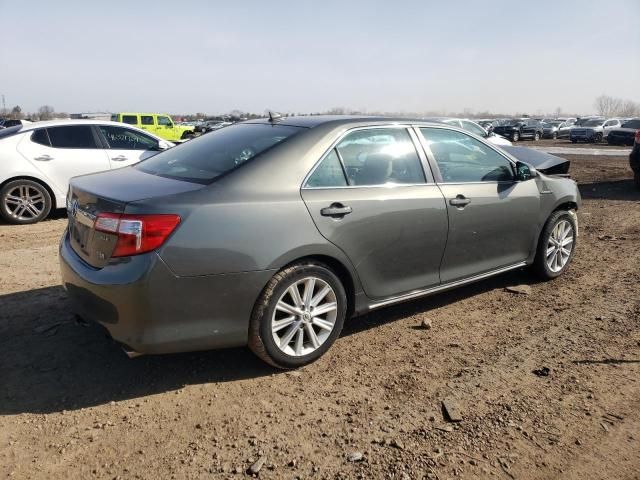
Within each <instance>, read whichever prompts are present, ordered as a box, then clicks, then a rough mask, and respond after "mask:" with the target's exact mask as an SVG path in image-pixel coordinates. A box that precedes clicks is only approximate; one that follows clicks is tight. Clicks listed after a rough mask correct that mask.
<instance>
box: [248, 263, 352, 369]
mask: <svg viewBox="0 0 640 480" xmlns="http://www.w3.org/2000/svg"><path fill="white" fill-rule="evenodd" d="M310 279H314V284H313V286H312V287H311V288H312V290H311V293H312V294H311V295H305V292H306V289H307V288H308V286H309V285H310V283H307V282H309V280H310ZM326 287H328V288H329V291H328V292H327V293H325V295H324V296H322V298H319V299H318V300H317V302H316V305H315V307H314V306H312V305H309V304H310V303H312V302H310V301H309V300H314V301H315V300H316V296H319V295H321V292H322V291H324V290H325V288H326ZM293 289H295V290H296V291H297V292H298V301H296V299H294V297H293V296H292V295H291V293H290V292H292V291H293ZM333 303H335V308H334V309H332V310H330V311H327V312H325V313H323V314H320V315H319V316H317V317H314V316H313V309H314V308H316V309H320V308H323V307H324V308H331V306H332V304H333ZM277 304H280V305H283V304H284V306H285V307H287V308H289V309H291V306H292V304H297V305H298V307H297V308H296V311H300V312H303V313H304V317H303V316H302V315H300V314H297V313H295V312H291V311H290V310H286V311H285V310H283V309H277V308H276V305H277ZM346 312H347V294H346V292H345V289H344V286H343V285H342V282H341V281H340V279H339V278H338V277H337V276H336V274H335V273H334V272H333V271H332V270H331V269H330V268H328V267H327V266H326V265H324V264H322V263H318V262H311V261H306V262H300V263H295V264H293V265H291V266H289V267H287V268H285V269H284V270H281V271H280V272H278V273H277V274H276V275H274V276H273V278H272V279H271V280H270V281H269V283H268V284H267V286H266V287H265V288H264V290H263V291H262V293H261V295H260V298H259V299H258V301H257V302H256V304H255V306H254V309H253V313H252V315H251V321H250V323H249V348H250V349H251V350H252V351H253V353H255V354H256V355H257V356H258V357H259V358H261V359H262V360H264V361H265V362H267V363H269V364H271V365H273V366H274V367H277V368H283V369H285V368H297V367H301V366H303V365H307V364H309V363H311V362H313V361H315V360H317V359H318V358H320V357H321V356H322V355H323V354H324V353H325V352H326V351H327V350H328V349H329V348H330V347H331V345H332V344H333V343H334V342H335V340H336V339H337V338H338V336H339V335H340V332H341V331H342V326H343V325H344V319H345V315H346ZM323 316H324V318H322V317H323ZM278 317H279V318H278ZM292 319H293V320H292ZM287 322H288V323H287ZM316 322H318V323H316ZM320 322H322V325H323V326H322V327H320V326H319V324H320ZM274 323H280V324H281V325H280V328H279V329H278V330H275V329H274V328H273V327H274ZM277 327H278V325H276V328H277ZM329 328H330V330H328V329H329ZM309 329H311V331H313V332H314V335H313V336H314V337H315V342H318V345H316V344H314V343H313V341H312V337H311V333H310V331H309ZM292 332H293V333H292ZM300 336H302V340H299V338H300ZM274 337H278V338H274ZM287 337H289V338H288V339H287Z"/></svg>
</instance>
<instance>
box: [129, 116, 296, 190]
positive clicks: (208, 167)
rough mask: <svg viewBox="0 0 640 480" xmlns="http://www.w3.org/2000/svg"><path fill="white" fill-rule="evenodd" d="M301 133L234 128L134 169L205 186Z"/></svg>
mask: <svg viewBox="0 0 640 480" xmlns="http://www.w3.org/2000/svg"><path fill="white" fill-rule="evenodd" d="M301 130H302V129H301V128H298V127H290V126H286V125H266V124H244V125H235V126H231V127H227V128H222V129H220V130H214V131H213V132H211V133H207V134H206V135H203V136H202V137H199V138H196V139H195V140H191V141H189V142H187V143H185V144H183V145H180V146H179V147H177V148H172V149H171V150H167V151H165V152H162V153H159V154H158V155H156V156H154V157H152V158H150V159H148V160H145V161H144V162H141V163H139V164H138V165H137V166H136V167H135V168H137V169H139V170H141V171H143V172H147V173H151V174H153V175H160V176H163V177H169V178H176V179H178V180H185V181H189V182H196V183H203V184H207V183H211V182H212V181H213V180H214V179H215V178H216V177H219V176H220V175H222V174H224V173H227V172H229V171H231V170H233V169H234V168H236V167H238V166H240V165H242V164H244V163H245V162H247V161H249V160H251V159H252V158H254V157H256V156H257V155H260V154H261V153H263V152H265V151H267V150H268V149H270V148H272V147H273V146H275V145H277V144H279V143H281V142H283V141H285V140H286V139H287V138H289V137H291V136H292V135H295V134H296V133H298V132H300V131H301Z"/></svg>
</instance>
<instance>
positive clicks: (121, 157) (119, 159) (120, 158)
mask: <svg viewBox="0 0 640 480" xmlns="http://www.w3.org/2000/svg"><path fill="white" fill-rule="evenodd" d="M111 160H113V161H114V162H124V161H126V160H128V158H127V157H125V156H124V155H118V156H117V157H113V158H112V159H111Z"/></svg>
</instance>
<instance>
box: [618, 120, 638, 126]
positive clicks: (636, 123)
mask: <svg viewBox="0 0 640 480" xmlns="http://www.w3.org/2000/svg"><path fill="white" fill-rule="evenodd" d="M622 128H640V120H629V121H628V122H625V123H623V124H622Z"/></svg>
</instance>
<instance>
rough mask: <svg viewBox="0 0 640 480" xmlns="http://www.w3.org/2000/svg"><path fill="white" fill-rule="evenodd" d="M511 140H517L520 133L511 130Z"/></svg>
mask: <svg viewBox="0 0 640 480" xmlns="http://www.w3.org/2000/svg"><path fill="white" fill-rule="evenodd" d="M511 140H513V141H514V142H517V141H518V140H520V134H519V133H518V132H513V135H512V136H511Z"/></svg>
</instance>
